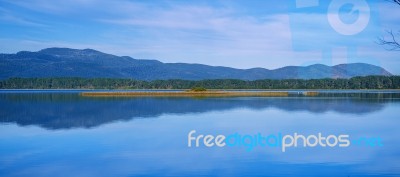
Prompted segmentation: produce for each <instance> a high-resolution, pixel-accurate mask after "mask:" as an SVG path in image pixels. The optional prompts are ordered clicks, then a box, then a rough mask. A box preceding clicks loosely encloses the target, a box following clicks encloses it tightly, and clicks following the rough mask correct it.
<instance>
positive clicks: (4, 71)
mask: <svg viewBox="0 0 400 177" xmlns="http://www.w3.org/2000/svg"><path fill="white" fill-rule="evenodd" d="M368 75H382V76H390V75H392V74H391V73H389V72H388V71H386V70H385V69H384V68H381V67H379V66H375V65H370V64H365V63H349V64H340V65H335V66H326V65H322V64H315V65H310V66H286V67H283V68H278V69H274V70H269V69H265V68H251V69H236V68H230V67H223V66H209V65H202V64H188V63H162V62H160V61H157V60H143V59H134V58H131V57H127V56H122V57H120V56H115V55H110V54H106V53H103V52H100V51H96V50H92V49H83V50H78V49H69V48H48V49H43V50H40V51H38V52H27V51H22V52H18V53H16V54H0V79H8V78H13V77H23V78H49V77H52V78H54V77H81V78H128V79H137V80H148V81H151V80H168V79H184V80H204V79H241V80H260V79H321V78H351V77H355V76H368Z"/></svg>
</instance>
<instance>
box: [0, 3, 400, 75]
mask: <svg viewBox="0 0 400 177" xmlns="http://www.w3.org/2000/svg"><path fill="white" fill-rule="evenodd" d="M360 1H363V2H364V0H357V1H355V0H333V1H323V0H319V1H318V0H290V1H272V0H270V1H269V0H249V1H245V0H242V1H239V0H238V1H228V0H224V1H217V0H210V1H183V0H179V1H178V0H176V1H155V0H154V1H128V0H115V1H114V0H113V1H110V0H70V1H54V0H30V1H23V0H0V25H1V28H0V53H15V52H18V51H21V50H27V51H38V50H40V49H43V48H47V47H69V48H78V49H84V48H92V49H96V50H100V51H103V52H106V53H111V54H115V55H119V56H123V55H124V56H125V55H127V56H131V57H133V58H144V59H157V60H160V61H162V62H185V63H202V64H208V65H215V66H230V67H235V68H253V67H263V68H268V69H275V68H279V67H283V66H287V65H297V66H304V65H309V64H314V63H322V64H327V65H335V64H339V63H348V62H365V63H371V64H375V65H379V66H382V67H384V68H386V69H387V70H389V71H390V72H392V73H394V74H400V67H399V66H400V58H399V57H398V56H399V54H400V52H399V51H397V52H396V51H387V50H385V49H384V48H383V47H382V46H379V45H377V44H376V43H375V41H376V38H377V37H379V36H385V35H386V34H385V32H384V31H385V30H390V29H392V30H394V31H397V30H400V23H398V22H399V20H400V13H398V12H399V11H400V6H396V5H394V4H392V3H389V2H385V1H384V0H382V1H380V0H375V1H371V0H370V1H365V2H366V3H364V4H363V3H359V2H360ZM351 2H356V4H352V3H351ZM357 3H358V4H357ZM336 6H337V7H338V8H337V9H338V10H337V11H335V7H336ZM332 9H334V10H332ZM335 14H338V15H337V17H338V18H336V21H335V20H334V19H335V18H334V17H335ZM332 19H333V20H332ZM337 19H339V20H340V21H338V20H337ZM359 19H361V20H359ZM356 22H360V23H356ZM363 22H366V23H363ZM354 24H356V25H354ZM346 25H347V26H346ZM343 26H344V27H345V30H344V31H343ZM346 30H347V31H346ZM357 30H358V31H357Z"/></svg>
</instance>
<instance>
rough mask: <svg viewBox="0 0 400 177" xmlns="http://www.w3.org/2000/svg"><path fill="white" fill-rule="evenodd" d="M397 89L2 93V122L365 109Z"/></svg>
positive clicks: (50, 124) (61, 124) (56, 125)
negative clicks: (207, 94) (183, 94)
mask: <svg viewBox="0 0 400 177" xmlns="http://www.w3.org/2000/svg"><path fill="white" fill-rule="evenodd" d="M398 98H400V96H399V93H323V94H319V95H318V96H315V97H304V96H298V95H296V96H290V97H281V98H278V97H276V98H239V97H237V98H149V97H144V98H90V97H81V96H79V95H78V94H76V93H23V94H21V93H20V94H17V93H8V94H0V122H3V123H7V122H8V123H17V124H18V125H23V126H26V125H38V126H41V127H45V128H47V129H65V128H79V127H84V128H90V127H95V126H99V125H102V124H105V123H109V122H113V121H119V120H130V119H135V118H150V117H159V116H160V115H163V114H189V113H204V112H210V111H223V110H231V109H236V108H250V109H265V108H278V109H281V110H285V111H307V112H311V113H324V112H329V111H333V112H338V113H343V114H357V115H362V114H368V113H372V112H376V111H379V110H381V109H383V107H384V106H385V105H386V104H387V103H390V102H397V101H400V100H399V99H398Z"/></svg>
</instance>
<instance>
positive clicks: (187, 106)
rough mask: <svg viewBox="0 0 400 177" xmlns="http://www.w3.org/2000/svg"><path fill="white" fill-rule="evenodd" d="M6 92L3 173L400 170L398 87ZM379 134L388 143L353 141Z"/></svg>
mask: <svg viewBox="0 0 400 177" xmlns="http://www.w3.org/2000/svg"><path fill="white" fill-rule="evenodd" d="M79 92H80V91H73V90H72V91H68V90H64V91H32V90H25V91H15V90H14V91H13V90H7V91H4V90H3V91H0V176H96V177H98V176H345V177H347V176H400V137H399V136H400V128H399V125H400V116H399V113H400V92H397V91H385V92H380V91H369V92H360V91H324V92H322V93H320V94H319V95H317V96H312V97H306V96H303V95H301V94H295V92H296V91H294V92H293V94H289V97H268V98H261V97H232V98H176V97H174V98H168V97H157V98H151V97H144V98H121V97H119V98H94V97H81V96H79V94H78V93H79ZM192 130H195V131H196V133H195V135H200V134H204V135H208V134H211V135H214V136H216V135H220V134H222V135H230V134H235V133H238V134H240V135H257V134H258V133H261V134H264V135H270V134H273V135H277V134H283V135H293V134H294V133H298V134H302V135H316V134H318V133H321V134H323V135H340V134H347V135H349V136H350V140H351V145H350V146H348V147H338V146H335V147H320V146H317V147H303V146H298V147H290V148H288V149H287V150H286V151H285V152H282V150H281V148H280V147H262V146H255V147H254V148H253V149H251V150H248V149H247V148H246V147H245V146H235V147H227V146H225V147H217V146H213V147H206V146H204V145H200V146H199V147H194V146H192V147H188V133H189V132H190V131H192ZM360 138H366V139H370V138H379V139H380V140H381V142H380V143H381V144H379V145H377V144H375V145H374V144H369V143H368V142H367V141H366V142H365V143H364V144H362V143H361V144H358V145H357V144H356V143H354V142H355V141H353V140H357V139H360Z"/></svg>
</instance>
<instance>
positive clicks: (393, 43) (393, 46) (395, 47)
mask: <svg viewBox="0 0 400 177" xmlns="http://www.w3.org/2000/svg"><path fill="white" fill-rule="evenodd" d="M386 32H387V33H388V34H389V35H390V38H391V39H390V40H386V39H385V37H381V38H378V41H377V43H378V44H379V45H384V46H386V49H387V50H391V51H400V44H399V42H397V39H396V37H395V35H394V34H393V31H386ZM398 34H400V32H399V33H398Z"/></svg>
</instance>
